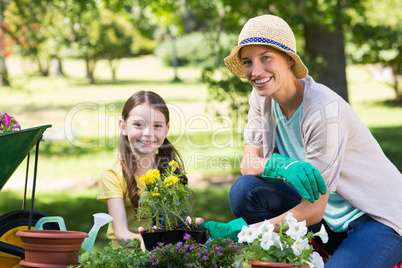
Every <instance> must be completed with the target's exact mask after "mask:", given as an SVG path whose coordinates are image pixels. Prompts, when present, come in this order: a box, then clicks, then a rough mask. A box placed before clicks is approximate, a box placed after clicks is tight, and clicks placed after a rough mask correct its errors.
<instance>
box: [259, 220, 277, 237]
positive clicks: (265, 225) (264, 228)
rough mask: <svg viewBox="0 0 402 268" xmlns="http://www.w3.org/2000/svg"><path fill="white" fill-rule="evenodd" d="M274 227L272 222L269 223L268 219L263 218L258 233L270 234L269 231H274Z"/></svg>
mask: <svg viewBox="0 0 402 268" xmlns="http://www.w3.org/2000/svg"><path fill="white" fill-rule="evenodd" d="M274 229H275V226H274V225H273V224H272V223H270V222H269V221H268V220H265V221H264V223H263V224H262V225H261V226H260V227H258V230H259V231H260V233H261V234H262V235H264V234H266V233H267V234H270V235H271V233H272V232H273V231H274Z"/></svg>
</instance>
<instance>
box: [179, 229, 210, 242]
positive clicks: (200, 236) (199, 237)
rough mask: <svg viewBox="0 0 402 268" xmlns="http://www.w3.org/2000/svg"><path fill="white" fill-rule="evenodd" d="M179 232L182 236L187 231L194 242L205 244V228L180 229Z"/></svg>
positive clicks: (206, 236)
mask: <svg viewBox="0 0 402 268" xmlns="http://www.w3.org/2000/svg"><path fill="white" fill-rule="evenodd" d="M180 232H181V237H182V238H183V237H184V235H185V234H186V233H187V234H189V235H190V236H191V238H192V239H194V240H195V242H197V243H200V244H205V242H207V239H208V235H207V230H180Z"/></svg>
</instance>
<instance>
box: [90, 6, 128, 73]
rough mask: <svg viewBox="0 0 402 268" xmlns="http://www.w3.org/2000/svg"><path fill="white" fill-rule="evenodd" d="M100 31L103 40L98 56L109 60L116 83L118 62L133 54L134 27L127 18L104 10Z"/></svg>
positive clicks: (102, 11) (100, 43)
mask: <svg viewBox="0 0 402 268" xmlns="http://www.w3.org/2000/svg"><path fill="white" fill-rule="evenodd" d="M99 31H100V34H99V35H100V36H101V37H102V38H100V39H99V44H98V51H97V56H99V57H101V58H105V59H107V60H108V62H109V66H110V69H111V71H112V77H113V81H115V80H116V69H117V66H118V60H119V59H121V58H122V57H124V56H128V55H130V54H131V44H132V42H133V37H134V27H133V26H132V24H131V23H130V21H129V20H128V19H127V18H126V17H124V16H121V15H118V14H116V13H114V12H113V11H112V10H110V9H103V10H101V12H100V23H99Z"/></svg>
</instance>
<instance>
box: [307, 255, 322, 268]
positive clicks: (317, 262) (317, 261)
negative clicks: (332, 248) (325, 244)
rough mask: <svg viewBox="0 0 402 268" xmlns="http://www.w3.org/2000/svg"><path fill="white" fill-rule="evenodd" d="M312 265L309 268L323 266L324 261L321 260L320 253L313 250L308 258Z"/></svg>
mask: <svg viewBox="0 0 402 268" xmlns="http://www.w3.org/2000/svg"><path fill="white" fill-rule="evenodd" d="M308 259H309V261H310V262H311V264H312V265H310V267H311V268H313V267H315V268H324V261H323V260H322V258H321V256H320V254H318V252H315V251H314V252H313V254H312V255H311V256H310V258H308Z"/></svg>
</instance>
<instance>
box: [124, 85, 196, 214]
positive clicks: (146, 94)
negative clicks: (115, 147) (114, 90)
mask: <svg viewBox="0 0 402 268" xmlns="http://www.w3.org/2000/svg"><path fill="white" fill-rule="evenodd" d="M143 103H147V104H149V105H150V106H151V107H152V108H154V109H156V110H158V111H160V112H161V113H162V114H163V115H164V116H165V119H166V124H169V120H170V116H169V109H168V107H167V105H166V103H165V101H164V100H163V99H162V98H161V97H160V96H159V95H158V94H156V93H155V92H152V91H138V92H136V93H135V94H134V95H132V96H131V97H130V98H129V99H128V100H127V101H126V103H125V104H124V107H123V111H122V113H121V116H122V119H123V120H124V121H126V120H127V118H128V116H129V114H130V111H131V110H132V109H133V108H134V107H136V106H137V105H141V104H143ZM158 150H159V153H158V154H157V155H156V166H157V169H158V170H159V171H160V173H161V174H162V173H163V172H164V171H165V169H166V168H168V167H169V162H170V161H172V160H175V161H176V162H177V163H178V164H179V166H180V167H179V168H177V169H176V171H175V173H176V174H180V173H184V166H183V161H182V159H181V157H180V154H179V152H178V151H177V150H176V148H174V146H173V145H172V144H171V143H170V142H169V140H168V139H167V138H165V140H164V141H163V144H162V145H161V147H159V149H158ZM119 152H120V161H121V165H122V168H123V176H124V179H125V181H126V183H127V188H128V196H129V198H130V200H131V203H132V204H133V206H134V210H137V208H138V201H139V195H138V190H139V189H138V186H137V181H136V180H135V178H134V172H135V170H136V169H137V165H138V161H137V159H136V158H135V155H134V154H133V153H132V151H131V147H130V143H129V141H128V138H127V136H124V135H123V134H120V139H119ZM181 182H182V183H183V184H187V182H188V181H187V177H186V176H185V175H183V176H182V177H181Z"/></svg>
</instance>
